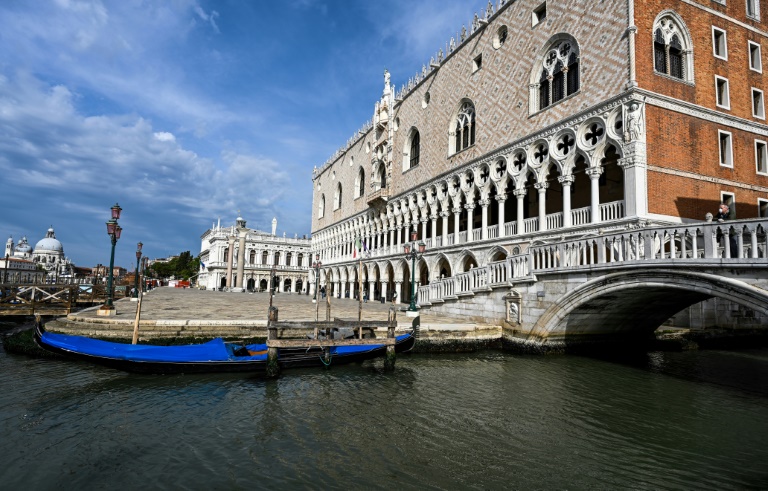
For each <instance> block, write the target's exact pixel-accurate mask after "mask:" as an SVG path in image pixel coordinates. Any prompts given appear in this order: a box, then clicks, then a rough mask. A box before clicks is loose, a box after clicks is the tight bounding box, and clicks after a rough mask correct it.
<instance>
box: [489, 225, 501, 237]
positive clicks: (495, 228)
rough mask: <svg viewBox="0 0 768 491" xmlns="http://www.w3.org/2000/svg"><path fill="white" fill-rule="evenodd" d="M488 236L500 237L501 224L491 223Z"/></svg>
mask: <svg viewBox="0 0 768 491" xmlns="http://www.w3.org/2000/svg"><path fill="white" fill-rule="evenodd" d="M488 238H489V239H498V238H499V226H498V225H491V226H490V227H488Z"/></svg>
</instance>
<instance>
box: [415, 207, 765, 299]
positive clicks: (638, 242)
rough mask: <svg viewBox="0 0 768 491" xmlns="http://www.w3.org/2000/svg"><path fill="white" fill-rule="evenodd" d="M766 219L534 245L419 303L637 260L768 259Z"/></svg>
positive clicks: (425, 294)
mask: <svg viewBox="0 0 768 491" xmlns="http://www.w3.org/2000/svg"><path fill="white" fill-rule="evenodd" d="M766 231H768V219H766V218H760V219H748V220H734V221H731V222H724V223H717V222H704V223H696V224H690V225H683V224H681V225H675V226H662V227H647V228H643V229H633V230H625V231H617V232H611V233H607V234H604V235H597V236H591V237H582V238H579V239H572V240H566V241H562V242H557V243H552V244H541V245H535V246H532V247H530V248H529V249H528V251H527V252H526V253H524V254H517V255H512V256H508V257H507V258H506V259H505V260H503V261H496V262H493V263H489V264H488V265H486V266H483V267H480V268H474V269H472V270H470V271H467V272H465V273H460V274H457V275H455V276H453V277H450V278H442V279H439V280H435V281H433V282H431V283H430V284H429V285H426V286H422V287H420V288H419V301H420V302H422V303H435V302H440V301H444V300H445V299H449V298H452V299H455V298H456V297H457V296H458V295H462V294H473V293H474V292H477V291H482V290H487V289H489V288H495V287H503V286H506V285H509V284H512V283H514V282H516V281H520V280H525V281H528V280H533V279H534V276H533V275H534V274H535V273H537V272H554V271H557V270H559V269H573V268H580V267H591V266H596V265H601V264H613V263H626V262H638V261H662V260H665V261H668V260H669V259H677V260H680V262H681V264H685V263H686V262H695V261H701V260H717V261H722V262H724V263H727V262H730V261H734V262H738V261H739V260H741V259H766V258H768V234H767V233H766Z"/></svg>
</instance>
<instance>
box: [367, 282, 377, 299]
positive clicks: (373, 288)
mask: <svg viewBox="0 0 768 491" xmlns="http://www.w3.org/2000/svg"><path fill="white" fill-rule="evenodd" d="M375 291H376V282H375V281H373V280H371V281H369V282H368V300H371V301H373V300H376V299H375V298H373V292H375Z"/></svg>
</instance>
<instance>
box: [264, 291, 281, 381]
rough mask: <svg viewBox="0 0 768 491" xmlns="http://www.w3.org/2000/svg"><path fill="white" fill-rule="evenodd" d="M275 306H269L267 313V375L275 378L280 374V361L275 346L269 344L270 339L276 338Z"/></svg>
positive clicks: (276, 311) (276, 316)
mask: <svg viewBox="0 0 768 491" xmlns="http://www.w3.org/2000/svg"><path fill="white" fill-rule="evenodd" d="M277 318H278V310H277V307H272V306H271V305H270V307H269V313H268V315H267V377H269V378H277V376H278V375H280V362H279V361H278V359H277V348H274V347H271V346H269V341H270V340H275V339H277V325H276V324H277Z"/></svg>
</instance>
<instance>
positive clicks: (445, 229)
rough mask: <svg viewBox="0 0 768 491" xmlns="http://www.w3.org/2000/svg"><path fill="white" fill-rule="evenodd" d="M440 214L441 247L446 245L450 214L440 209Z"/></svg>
mask: <svg viewBox="0 0 768 491" xmlns="http://www.w3.org/2000/svg"><path fill="white" fill-rule="evenodd" d="M440 216H441V217H442V218H443V247H445V246H447V245H448V221H449V217H450V216H451V214H450V212H448V211H441V212H440Z"/></svg>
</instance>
